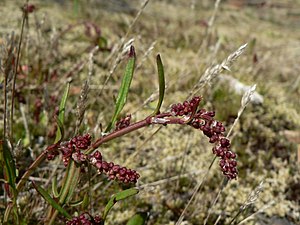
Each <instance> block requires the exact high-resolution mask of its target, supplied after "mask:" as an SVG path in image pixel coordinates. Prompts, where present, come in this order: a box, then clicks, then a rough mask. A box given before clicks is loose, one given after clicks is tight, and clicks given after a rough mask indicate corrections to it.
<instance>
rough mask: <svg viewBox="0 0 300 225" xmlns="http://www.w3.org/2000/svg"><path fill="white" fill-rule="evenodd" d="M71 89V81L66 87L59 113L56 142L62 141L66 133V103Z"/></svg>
mask: <svg viewBox="0 0 300 225" xmlns="http://www.w3.org/2000/svg"><path fill="white" fill-rule="evenodd" d="M69 90H70V82H68V84H67V87H66V88H65V91H64V94H63V96H62V98H61V101H60V105H59V114H58V118H57V125H58V129H57V131H56V137H55V141H54V143H57V142H59V141H61V139H62V138H63V133H64V129H63V124H64V120H65V107H66V103H67V98H68V94H69Z"/></svg>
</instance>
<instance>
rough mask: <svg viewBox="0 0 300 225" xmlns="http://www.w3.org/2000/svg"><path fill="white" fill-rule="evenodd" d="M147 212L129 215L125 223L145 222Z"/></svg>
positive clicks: (140, 224)
mask: <svg viewBox="0 0 300 225" xmlns="http://www.w3.org/2000/svg"><path fill="white" fill-rule="evenodd" d="M146 219H147V213H137V214H135V215H134V216H133V217H131V218H130V219H129V220H128V222H127V223H126V225H144V224H145V223H146Z"/></svg>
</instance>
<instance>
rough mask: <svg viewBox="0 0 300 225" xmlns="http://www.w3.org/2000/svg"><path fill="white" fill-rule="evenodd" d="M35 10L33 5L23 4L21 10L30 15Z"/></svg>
mask: <svg viewBox="0 0 300 225" xmlns="http://www.w3.org/2000/svg"><path fill="white" fill-rule="evenodd" d="M35 9H36V7H35V5H33V4H25V5H24V6H23V8H22V10H23V12H25V13H27V14H28V13H32V12H33V11H34V10H35Z"/></svg>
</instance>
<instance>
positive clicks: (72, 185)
mask: <svg viewBox="0 0 300 225" xmlns="http://www.w3.org/2000/svg"><path fill="white" fill-rule="evenodd" d="M75 166H76V165H75ZM72 171H73V170H72ZM70 176H71V178H72V179H71V183H70V187H69V191H68V195H67V197H66V200H65V203H68V202H70V201H71V199H72V197H73V193H74V191H75V189H76V187H77V185H78V181H79V177H80V168H76V169H75V170H74V173H72V174H70Z"/></svg>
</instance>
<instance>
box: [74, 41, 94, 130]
mask: <svg viewBox="0 0 300 225" xmlns="http://www.w3.org/2000/svg"><path fill="white" fill-rule="evenodd" d="M98 49H99V47H98V46H96V47H95V48H94V49H93V50H92V51H91V53H90V55H89V63H88V76H87V79H86V81H85V82H84V84H83V85H82V88H81V92H80V97H79V101H78V103H77V120H76V129H75V135H77V134H78V131H79V127H80V125H81V123H82V120H83V117H84V113H85V110H86V102H87V96H88V92H89V85H90V79H91V76H92V75H93V74H94V62H93V58H94V54H95V52H96V51H98Z"/></svg>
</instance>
